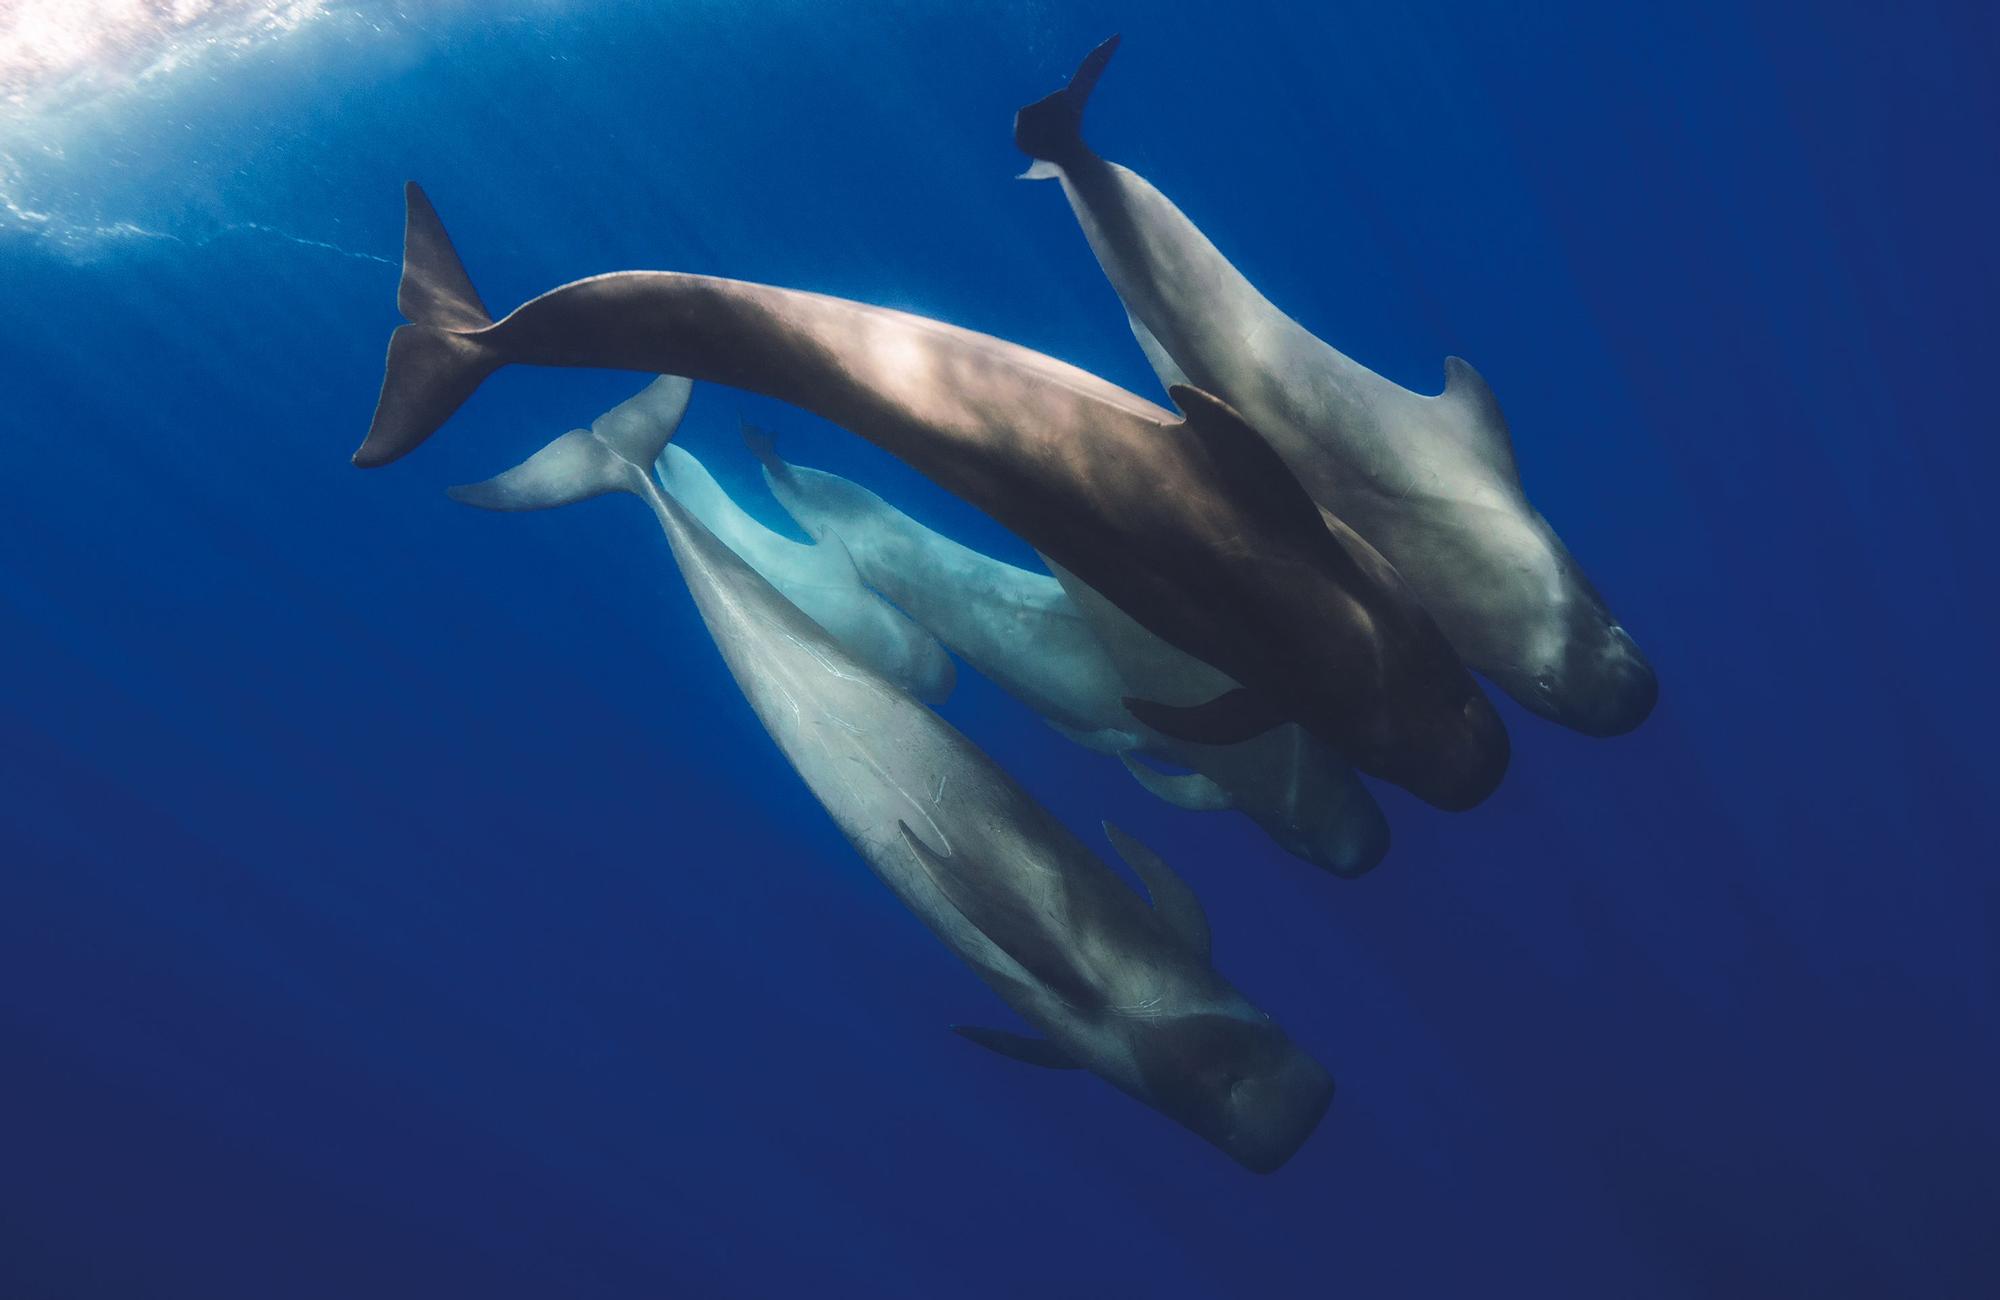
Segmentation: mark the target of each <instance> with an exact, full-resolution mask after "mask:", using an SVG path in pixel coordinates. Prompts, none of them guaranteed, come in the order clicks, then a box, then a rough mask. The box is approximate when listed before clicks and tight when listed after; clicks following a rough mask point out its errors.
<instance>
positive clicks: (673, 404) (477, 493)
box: [405, 327, 694, 510]
mask: <svg viewBox="0 0 2000 1300" xmlns="http://www.w3.org/2000/svg"><path fill="white" fill-rule="evenodd" d="M405 328H407V327H405ZM693 387H694V386H693V385H692V384H691V383H689V382H688V381H687V380H685V379H683V378H681V377H680V376H678V375H661V376H660V377H659V378H658V379H655V380H654V381H653V382H652V383H650V384H648V385H647V386H646V387H645V388H644V389H643V390H642V391H641V392H640V393H639V394H638V396H636V397H630V398H627V399H626V400H625V401H623V402H620V403H619V404H618V405H616V406H614V407H612V408H611V409H610V410H609V411H606V412H605V413H604V414H603V415H600V416H598V417H597V419H596V420H595V421H594V422H593V423H592V424H591V426H590V427H589V428H588V429H572V430H570V431H569V432H568V433H565V434H564V435H563V436H562V437H560V438H557V439H556V440H555V441H554V442H552V443H550V444H549V445H548V446H546V447H544V448H542V449H541V450H540V451H538V452H536V453H535V454H534V455H532V456H530V457H528V459H526V460H524V461H522V462H521V463H520V464H519V465H516V466H515V467H514V468H512V469H510V470H508V471H507V472H506V473H504V474H500V475H496V476H495V477H493V478H490V479H487V480H486V481H485V482H484V483H471V484H467V485H466V486H464V487H455V488H448V489H446V495H447V496H449V497H450V498H451V499H452V500H454V501H457V502H459V503H461V504H463V505H468V506H477V507H479V508H480V509H481V510H547V509H549V508H551V507H553V506H566V505H568V504H570V503H571V502H572V501H588V500H589V499H590V498H591V497H596V496H603V495H604V494H605V493H607V492H634V493H643V492H644V491H645V490H646V476H647V474H648V472H649V467H650V466H651V465H652V464H653V462H654V461H656V460H658V459H659V458H660V453H661V452H663V451H665V450H666V447H667V444H668V443H669V442H672V441H673V437H674V433H675V431H676V430H678V429H679V428H680V423H681V416H682V415H684V414H685V413H686V412H687V404H688V395H689V393H690V392H691V391H692V390H693Z"/></svg>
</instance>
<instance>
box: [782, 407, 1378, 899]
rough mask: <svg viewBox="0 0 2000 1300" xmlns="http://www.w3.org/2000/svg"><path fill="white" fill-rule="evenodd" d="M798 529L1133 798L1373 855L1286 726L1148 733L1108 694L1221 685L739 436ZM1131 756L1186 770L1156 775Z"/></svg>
mask: <svg viewBox="0 0 2000 1300" xmlns="http://www.w3.org/2000/svg"><path fill="white" fill-rule="evenodd" d="M746 436H747V437H748V438H749V440H750V445H751V449H752V450H753V451H754V452H755V453H756V454H757V455H758V456H759V457H760V458H761V459H762V460H763V462H764V475H765V480H766V481H767V482H768V483H769V484H770V487H771V492H772V495H774V496H776V497H777V498H778V502H779V504H781V505H782V506H784V508H785V510H786V512H787V513H789V514H790V515H791V516H792V518H793V519H795V520H796V521H798V524H799V527H801V528H802V529H804V530H805V531H806V533H807V534H808V535H809V536H811V537H813V538H815V539H817V540H819V541H820V542H821V544H822V545H825V544H826V543H827V542H828V541H835V540H837V541H838V542H839V543H840V544H841V545H842V546H843V548H844V549H845V550H846V552H847V553H848V555H849V556H850V557H851V558H852V559H853V561H854V566H855V568H856V569H858V570H859V571H860V574H861V577H862V580H863V581H864V582H866V583H867V584H868V585H869V586H870V587H872V588H873V589H874V590H876V591H878V592H880V593H882V595H884V596H886V597H888V598H889V600H890V601H892V602H893V603H894V604H895V606H896V607H897V608H898V609H900V610H902V611H903V612H904V613H906V614H908V615H910V617H912V618H913V619H915V620H916V621H917V623H918V624H920V625H921V626H922V627H923V628H924V629H925V630H926V631H928V632H930V633H931V634H933V635H935V636H936V637H937V638H938V639H939V640H941V641H943V642H944V643H945V644H946V645H948V646H950V647H951V649H952V650H953V651H954V652H955V653H956V654H957V655H958V656H959V657H960V658H962V659H964V660H965V661H966V662H967V663H969V664H971V665H972V666H973V667H974V668H976V669H978V670H979V671H980V672H981V673H983V674H984V675H985V676H986V677H987V678H989V679H990V680H992V681H993V682H994V683H995V684H996V685H998V686H999V687H1000V688H1001V689H1002V690H1004V691H1006V692H1007V693H1008V694H1009V695H1012V696H1013V697H1014V698H1016V699H1018V700H1020V701H1021V702H1022V703H1024V704H1026V705H1027V706H1028V707H1029V708H1031V709H1033V710H1034V711H1035V712H1036V713H1038V714H1040V715H1041V716H1042V718H1043V720H1045V721H1046V722H1048V724H1049V725H1050V726H1052V727H1054V728H1055V729H1056V730H1057V731H1059V732H1061V733H1062V734H1063V735H1065V736H1067V737H1069V738H1070V739H1071V740H1073V741H1075V742H1076V743H1078V744H1080V745H1083V746H1086V747H1088V748H1091V749H1095V750H1099V751H1101V752H1106V753H1111V754H1116V755H1117V756H1118V758H1119V759H1120V760H1121V761H1122V762H1123V763H1124V764H1125V766H1126V768H1127V769H1128V770H1129V771H1130V772H1131V773H1132V775H1133V777H1134V778H1135V779H1137V780H1138V781H1139V783H1140V784H1141V785H1143V786H1144V787H1145V788H1146V789H1147V790H1148V791H1149V792H1151V793H1152V794H1153V795H1155V796H1156V797H1158V798H1160V799H1163V800H1165V801H1167V802H1168V803H1171V804H1173V805H1175V806H1176V807H1180V808H1186V809H1189V810H1191V811H1215V810H1220V809H1234V810H1236V811H1238V812H1240V813H1242V814H1244V815H1245V816H1246V817H1248V818H1250V819H1251V820H1252V821H1254V822H1256V823H1257V825H1258V826H1259V827H1261V828H1262V829H1263V831H1264V833H1265V834H1267V835H1269V836H1270V837H1271V838H1272V839H1273V840H1275V841H1276V842H1277V843H1278V844H1279V846H1280V847H1282V848H1284V849H1285V850H1286V851H1287V852H1289V853H1291V854H1293V855H1294V856H1296V857H1299V858H1302V859H1304V860H1305V861H1307V862H1310V863H1312V864H1313V865H1314V866H1317V867H1321V868H1323V869H1325V870H1327V871H1331V872H1333V873H1334V874H1336V875H1341V876H1357V875H1360V874H1362V873H1363V872H1365V871H1367V870H1369V869H1370V868H1371V867H1374V866H1375V865H1376V864H1377V863H1379V862H1380V861H1381V860H1382V857H1383V855H1384V854H1385V853H1387V852H1388V848H1389V823H1388V819H1387V818H1385V817H1384V816H1383V815H1382V809H1381V807H1380V806H1379V805H1378V804H1377V803H1376V802H1375V800H1374V797H1373V796H1372V795H1370V794H1369V793H1368V790H1367V788H1366V787H1365V786H1363V785H1362V783H1361V782H1360V780H1359V779H1357V778H1356V777H1355V775H1354V771H1353V769H1352V768H1350V767H1348V766H1347V765H1346V764H1345V763H1343V762H1341V761H1340V758H1339V756H1338V755H1336V754H1334V753H1333V752H1332V751H1331V750H1329V749H1328V748H1327V747H1326V745H1325V744H1324V743H1322V742H1321V741H1319V740H1316V739H1314V738H1313V737H1312V736H1310V735H1308V734H1307V733H1306V732H1305V730H1304V729H1303V728H1301V727H1299V726H1298V725H1297V724H1295V723H1287V724H1286V725H1284V726H1282V727H1279V728H1277V729H1276V730H1273V731H1267V732H1265V733H1264V734H1263V735H1261V736H1257V737H1254V738H1252V739H1250V740H1246V741H1243V742H1241V743H1238V744H1234V745H1194V744H1189V743H1187V742H1186V741H1180V740H1175V739H1174V738H1173V737H1171V736H1164V735H1161V734H1160V733H1159V732H1157V731H1154V730H1153V729H1152V728H1150V727H1148V726H1146V725H1145V724H1144V723H1142V722H1140V721H1139V720H1138V719H1136V718H1134V717H1133V716H1132V715H1131V714H1130V713H1128V712H1126V710H1125V708H1124V706H1123V705H1121V704H1120V703H1119V701H1120V699H1121V698H1123V697H1125V696H1128V695H1134V694H1137V695H1144V696H1146V697H1147V698H1149V699H1158V700H1163V701H1165V702H1167V703H1170V704H1172V703H1179V702H1183V701H1186V702H1189V703H1194V702H1199V701H1201V700H1205V699H1210V698H1213V697H1214V696H1216V695H1218V694H1220V693H1222V692H1223V691H1226V690H1229V689H1232V688H1233V687H1234V686H1235V683H1234V682H1231V681H1229V680H1228V679H1227V678H1225V677H1223V676H1222V675H1221V674H1220V673H1218V672H1216V671H1215V670H1214V669H1212V668H1210V667H1208V665H1206V664H1203V663H1200V662H1198V661H1196V660H1194V659H1190V658H1189V657H1188V656H1186V655H1184V654H1182V653H1181V652H1180V651H1178V650H1176V649H1174V648H1173V647H1172V646H1169V645H1168V644H1167V643H1166V642H1164V641H1162V640H1160V639H1159V638H1158V637H1156V636H1154V635H1153V634H1152V633H1150V632H1148V631H1146V630H1145V629H1144V628H1142V627H1140V626H1139V625H1138V624H1137V623H1135V622H1133V621H1132V620H1131V619H1129V618H1127V617H1126V616H1125V615H1124V614H1123V613H1121V612H1120V611H1119V610H1118V609H1117V608H1116V607H1115V606H1113V605H1112V604H1111V602H1109V601H1107V600H1105V599H1104V598H1103V597H1102V596H1100V595H1098V594H1097V593H1096V592H1095V591H1092V590H1091V589H1090V588H1089V587H1087V586H1085V585H1084V584H1083V583H1081V582H1080V581H1078V580H1077V579H1076V578H1075V577H1074V575H1071V574H1069V573H1067V572H1066V571H1062V570H1061V569H1060V567H1059V566H1053V565H1052V566H1051V567H1052V568H1055V569H1056V570H1057V573H1056V576H1055V577H1051V576H1049V575H1048V574H1043V573H1033V572H1030V571H1029V570H1027V569H1022V568H1018V567H1016V566H1014V565H1012V564H1008V563H1006V562H1004V561H1001V560H996V559H994V558H992V557H991V556H988V555H984V554H982V553H980V552H978V551H975V550H973V549H972V548H970V547H967V546H963V545H961V544H960V543H958V542H956V541H954V540H952V539H951V538H949V537H946V536H945V535H944V534H942V533H939V532H936V531H934V530H932V529H930V528H926V527H925V526H924V525H923V524H920V523H918V522H917V521H916V520H915V519H912V518H911V517H910V516H909V515H907V514H904V513H903V512H902V511H901V510H898V509H897V508H896V507H895V506H892V505H890V504H889V503H888V502H887V501H884V500H883V499H882V498H881V497H879V496H877V495H876V494H875V493H873V492H871V491H869V490H868V489H867V488H865V487H862V486H861V485H860V484H858V483H854V482H850V481H849V480H847V479H844V478H841V477H840V476H839V475H837V474H829V473H826V472H825V471H823V470H816V469H810V468H807V467H806V466H803V465H793V464H791V463H790V462H788V461H786V460H785V459H784V458H783V457H781V456H780V455H779V454H778V452H777V447H776V444H775V442H774V441H773V440H772V439H771V438H770V436H769V435H767V434H763V433H760V432H757V431H754V430H751V431H746ZM1141 755H1146V756H1151V757H1154V758H1158V759H1160V760H1163V761H1165V762H1168V763H1172V764H1175V765H1177V766H1180V767H1184V768H1187V769H1189V770H1188V771H1186V772H1183V773H1167V772H1162V771H1159V770H1158V769H1157V768H1154V767H1151V766H1149V765H1147V764H1146V763H1143V762H1141V761H1139V756H1141Z"/></svg>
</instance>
